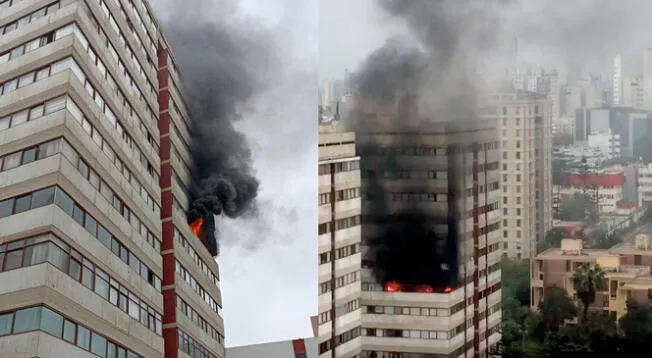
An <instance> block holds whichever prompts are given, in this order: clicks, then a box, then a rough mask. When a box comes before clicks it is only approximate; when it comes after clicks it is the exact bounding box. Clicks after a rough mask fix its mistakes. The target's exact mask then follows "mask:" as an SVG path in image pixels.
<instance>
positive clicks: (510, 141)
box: [487, 91, 552, 259]
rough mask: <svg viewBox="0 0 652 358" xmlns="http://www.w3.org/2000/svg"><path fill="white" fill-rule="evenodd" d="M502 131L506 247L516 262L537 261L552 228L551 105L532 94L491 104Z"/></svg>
mask: <svg viewBox="0 0 652 358" xmlns="http://www.w3.org/2000/svg"><path fill="white" fill-rule="evenodd" d="M492 105H493V107H494V108H495V109H494V111H495V115H487V118H496V119H498V121H499V126H500V141H501V152H502V158H501V159H502V160H501V172H502V178H501V183H502V184H501V185H502V192H503V203H502V210H503V225H502V237H503V239H502V241H503V243H502V245H503V250H504V253H505V254H507V255H508V256H509V257H512V258H518V259H520V258H530V257H534V256H536V247H537V243H538V242H541V240H543V238H545V234H546V232H547V231H548V230H550V229H551V227H552V103H551V101H550V99H549V98H548V96H546V95H543V94H538V93H532V92H522V91H519V92H514V93H501V94H496V95H495V96H494V97H493V98H492Z"/></svg>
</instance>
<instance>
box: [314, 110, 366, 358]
mask: <svg viewBox="0 0 652 358" xmlns="http://www.w3.org/2000/svg"><path fill="white" fill-rule="evenodd" d="M360 215H361V196H360V158H359V157H357V156H356V152H355V133H353V132H347V131H345V130H344V129H343V128H342V127H341V126H340V125H338V124H337V123H336V122H335V123H334V124H321V125H320V126H319V227H318V229H319V317H318V320H319V321H318V322H319V328H318V332H319V356H320V357H333V358H335V357H338V358H339V357H358V354H359V353H360V339H361V338H360V324H361V309H360V287H361V283H360V267H361V266H360V265H361V262H362V261H361V258H360V238H361V236H360V234H361V226H360Z"/></svg>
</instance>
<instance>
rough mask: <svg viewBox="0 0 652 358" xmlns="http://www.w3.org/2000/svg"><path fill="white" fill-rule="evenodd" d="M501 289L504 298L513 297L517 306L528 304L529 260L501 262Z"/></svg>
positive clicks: (505, 259) (527, 305) (504, 259)
mask: <svg viewBox="0 0 652 358" xmlns="http://www.w3.org/2000/svg"><path fill="white" fill-rule="evenodd" d="M500 269H501V271H502V272H501V274H502V275H501V276H502V290H503V297H504V298H513V299H515V300H516V301H517V302H518V305H519V306H526V307H529V306H530V262H529V261H528V260H510V259H507V258H503V260H502V262H501V267H500Z"/></svg>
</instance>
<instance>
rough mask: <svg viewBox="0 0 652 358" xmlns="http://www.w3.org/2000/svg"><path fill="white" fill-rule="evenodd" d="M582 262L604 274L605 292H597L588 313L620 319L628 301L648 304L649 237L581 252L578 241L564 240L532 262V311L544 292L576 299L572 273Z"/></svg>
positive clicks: (651, 250)
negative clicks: (556, 290)
mask: <svg viewBox="0 0 652 358" xmlns="http://www.w3.org/2000/svg"><path fill="white" fill-rule="evenodd" d="M583 263H592V264H597V265H599V266H600V268H601V269H602V270H603V271H604V272H605V277H606V281H607V282H606V285H605V287H606V289H605V290H604V291H601V292H597V294H596V299H595V301H594V303H593V304H592V305H591V306H590V307H589V310H591V311H602V312H608V313H609V314H610V315H611V316H612V317H614V318H616V319H620V317H622V316H623V315H624V314H625V313H626V312H627V302H628V300H634V301H637V302H639V303H649V302H650V296H649V292H650V290H652V275H651V273H650V267H651V266H652V247H651V245H650V237H649V236H648V235H646V234H639V235H637V236H636V237H635V239H634V242H633V243H631V242H625V243H620V244H617V245H615V246H613V247H612V248H610V249H606V250H595V249H585V248H584V247H583V245H582V240H580V239H564V240H562V243H561V247H559V248H552V249H548V250H546V251H544V252H542V253H541V254H539V255H537V257H536V259H535V260H534V262H533V267H532V276H531V278H530V280H531V298H532V300H531V305H532V309H533V310H536V309H537V308H538V305H539V303H540V302H541V301H542V300H543V298H544V295H545V292H546V290H547V289H549V288H552V287H559V288H563V289H564V290H566V292H567V293H568V296H569V297H571V298H573V299H577V294H576V291H575V288H574V287H573V274H574V273H575V271H576V270H577V268H578V267H579V266H580V265H582V264H583Z"/></svg>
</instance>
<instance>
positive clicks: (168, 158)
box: [0, 0, 224, 358]
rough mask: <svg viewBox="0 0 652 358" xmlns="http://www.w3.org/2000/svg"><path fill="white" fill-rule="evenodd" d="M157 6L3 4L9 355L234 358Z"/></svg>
mask: <svg viewBox="0 0 652 358" xmlns="http://www.w3.org/2000/svg"><path fill="white" fill-rule="evenodd" d="M180 87H181V85H180V78H179V73H178V70H177V69H176V65H175V63H174V60H173V57H172V54H171V53H170V51H169V48H168V45H167V43H166V41H165V38H164V36H163V34H162V33H161V30H160V28H159V25H158V24H157V21H156V19H155V18H154V17H153V14H152V10H151V8H150V6H149V4H148V3H147V1H143V0H86V1H83V0H59V1H51V0H29V1H27V0H23V1H19V0H4V1H2V0H0V357H43V358H47V357H60V356H62V354H63V353H62V352H65V354H64V355H65V356H67V357H86V356H91V355H92V354H94V355H97V356H101V357H110V358H121V357H128V358H132V357H133V358H135V357H143V358H145V357H152V358H154V357H156V358H159V357H165V358H176V357H187V356H202V357H211V358H215V357H224V342H223V337H224V328H223V322H222V318H221V316H220V306H221V295H220V289H219V271H218V266H217V263H216V262H215V260H214V258H213V257H212V255H211V254H210V253H209V250H207V248H206V247H205V245H202V242H201V241H200V239H198V237H197V236H196V235H195V234H194V233H193V232H192V231H191V229H190V228H189V225H188V224H187V222H186V215H185V213H184V208H187V206H188V198H187V195H186V194H185V192H186V189H185V187H186V186H187V185H188V183H189V182H190V176H189V169H188V167H189V165H190V164H189V163H190V159H189V153H190V151H189V149H188V144H187V143H188V141H189V128H190V125H189V119H188V115H187V113H186V110H185V107H184V103H183V99H182V94H181V93H180V90H179V88H180Z"/></svg>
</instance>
